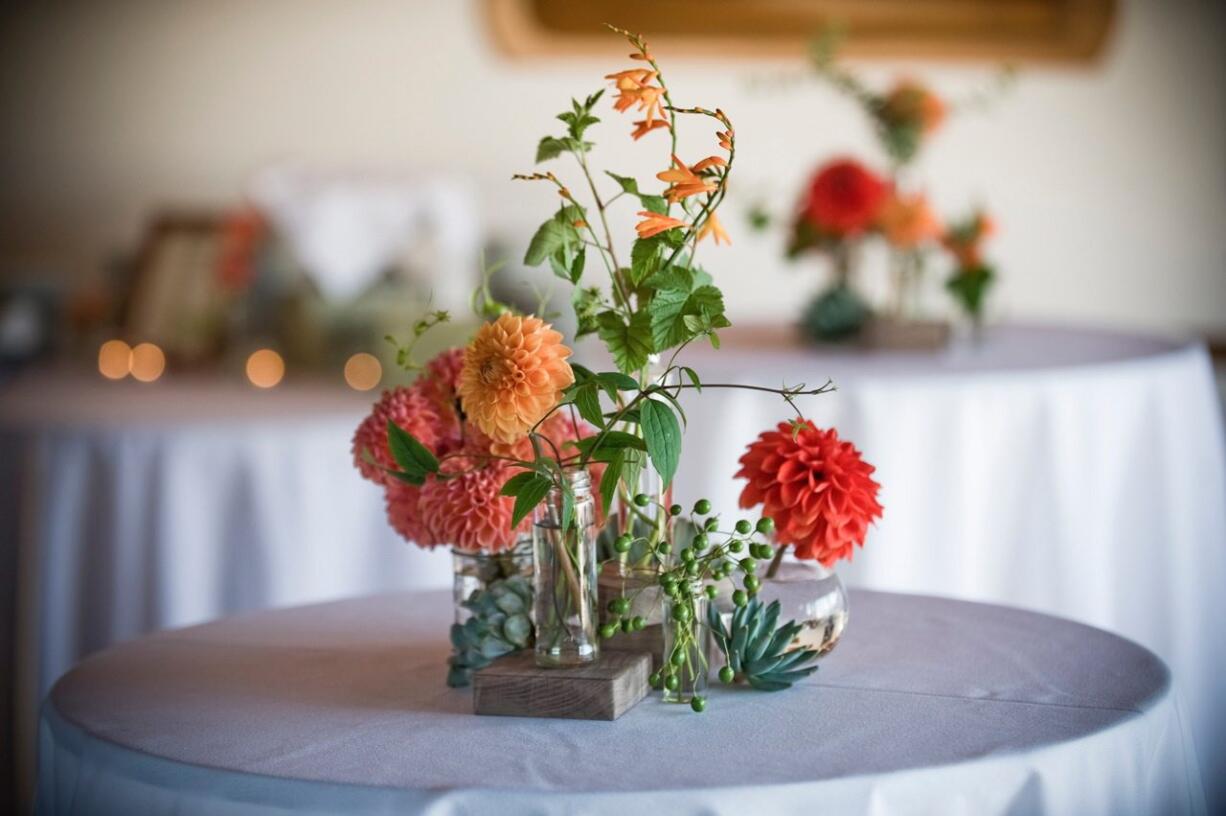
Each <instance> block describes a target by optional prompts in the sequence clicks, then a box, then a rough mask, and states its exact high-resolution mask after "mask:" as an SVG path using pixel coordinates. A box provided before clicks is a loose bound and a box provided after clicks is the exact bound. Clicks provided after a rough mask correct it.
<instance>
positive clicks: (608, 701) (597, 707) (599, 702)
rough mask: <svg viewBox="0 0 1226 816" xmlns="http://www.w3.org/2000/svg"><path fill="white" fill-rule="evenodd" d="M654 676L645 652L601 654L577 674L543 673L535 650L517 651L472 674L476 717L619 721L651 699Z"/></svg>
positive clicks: (574, 671)
mask: <svg viewBox="0 0 1226 816" xmlns="http://www.w3.org/2000/svg"><path fill="white" fill-rule="evenodd" d="M650 673H651V657H650V655H648V654H646V653H645V652H604V651H602V652H601V655H600V659H599V660H598V661H596V662H595V663H593V664H591V665H588V666H581V667H579V668H573V669H542V668H539V667H538V666H537V665H536V663H535V661H534V660H533V655H532V652H531V651H524V652H517V653H515V654H512V655H507V656H506V657H504V658H502V659H500V660H496V661H494V663H493V664H492V665H489V666H486V667H485V668H484V669H481V670H480V671H478V672H477V673H476V674H474V675H473V713H475V714H493V715H497V716H503V717H562V718H566V719H572V720H616V719H617V718H618V717H620V716H621V715H622V714H625V713H626V712H627V711H629V710H630V709H631V708H633V707H634V705H635V704H636V703H637V702H638V701H639V700H641V699H643V698H644V697H645V696H646V695H647V691H648V688H649V686H648V684H647V676H648V675H649V674H650Z"/></svg>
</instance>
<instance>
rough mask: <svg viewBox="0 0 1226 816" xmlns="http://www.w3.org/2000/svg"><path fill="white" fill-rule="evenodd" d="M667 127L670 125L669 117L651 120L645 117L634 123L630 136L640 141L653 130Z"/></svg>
mask: <svg viewBox="0 0 1226 816" xmlns="http://www.w3.org/2000/svg"><path fill="white" fill-rule="evenodd" d="M666 127H668V120H667V119H653V120H651V121H648V120H646V119H643V120H641V121H638V122H635V123H634V130H633V131H632V132H631V133H630V137H631V138H632V139H634V140H635V141H638V140H639V139H641V138H643V137H644V136H646V135H647V134H648V133H651V132H652V131H653V130H656V129H657V128H666Z"/></svg>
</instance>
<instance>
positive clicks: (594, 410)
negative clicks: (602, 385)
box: [575, 383, 604, 427]
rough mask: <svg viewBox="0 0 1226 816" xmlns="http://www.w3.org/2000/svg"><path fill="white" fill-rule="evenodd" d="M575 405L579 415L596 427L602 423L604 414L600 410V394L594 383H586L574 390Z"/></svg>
mask: <svg viewBox="0 0 1226 816" xmlns="http://www.w3.org/2000/svg"><path fill="white" fill-rule="evenodd" d="M575 407H576V408H578V409H579V416H581V417H583V418H584V419H586V420H587V421H588V422H590V423H592V424H593V425H595V426H596V427H601V426H603V425H604V414H602V413H601V411H600V394H599V392H598V391H597V389H596V384H595V383H587V384H585V385H583V386H581V387H580V388H578V389H577V390H576V391H575Z"/></svg>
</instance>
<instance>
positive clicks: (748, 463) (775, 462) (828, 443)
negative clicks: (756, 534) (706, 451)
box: [736, 420, 882, 567]
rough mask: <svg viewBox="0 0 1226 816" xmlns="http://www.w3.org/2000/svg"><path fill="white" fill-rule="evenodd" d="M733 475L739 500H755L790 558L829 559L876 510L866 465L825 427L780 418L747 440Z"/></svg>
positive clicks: (859, 536) (855, 540)
mask: <svg viewBox="0 0 1226 816" xmlns="http://www.w3.org/2000/svg"><path fill="white" fill-rule="evenodd" d="M740 462H741V469H740V470H739V471H737V474H736V475H737V477H738V478H743V479H747V480H748V482H749V483H748V484H746V485H745V488H744V489H743V490H742V491H741V499H740V505H741V507H746V508H748V507H753V506H755V505H759V504H760V505H762V507H763V513H764V514H765V515H767V516H770V517H771V518H772V519H774V521H775V529H776V538H777V539H778V541H779V542H780V543H781V544H791V545H792V546H793V547H794V550H795V553H796V556H797V557H798V558H804V559H813V560H816V561H820V562H821V563H822V564H823V565H825V566H827V567H829V566H831V565H833V564H834V562H835V561H838V560H839V559H840V558H851V556H852V552H853V551H854V549H855V547H856V546H857V545H859V546H863V545H864V536H865V534H866V533H867V532H868V526H869V524H870V523H871V522H872V521H873V520H874V519H877V518H880V517H881V510H882V508H881V505H880V504H879V503H878V502H877V491H878V489H879V488H880V485H878V484H877V482H875V481H873V479H872V473H873V470H874V468H873V466H872V465H870V464H868V463H867V462H865V461H864V459H863V458H862V457H861V455H860V452H859V451H858V450H856V448H855V446H854V445H852V444H851V443H850V442H847V441H844V440H841V439H839V436H838V434H837V433H836V432H835V431H834V429H833V428H830V429H827V430H822V429H820V428H818V427H817V426H815V425H814V424H813V423H812V422H809V421H807V420H806V421H804V422H801V423H800V424H799V425H797V426H796V427H795V428H794V427H793V425H792V424H791V423H788V422H780V423H779V425H778V427H776V428H775V429H774V430H770V431H765V432H763V433H762V434H760V435H759V436H758V438H757V439H756V440H754V441H753V442H752V443H750V445H749V448H748V450H746V452H745V454H744V455H743V456H742V457H741V459H740Z"/></svg>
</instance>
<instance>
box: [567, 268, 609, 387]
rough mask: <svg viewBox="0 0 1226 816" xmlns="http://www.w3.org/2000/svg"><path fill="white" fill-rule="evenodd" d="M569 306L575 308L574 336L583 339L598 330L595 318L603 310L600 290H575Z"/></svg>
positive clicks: (591, 288)
mask: <svg viewBox="0 0 1226 816" xmlns="http://www.w3.org/2000/svg"><path fill="white" fill-rule="evenodd" d="M571 304H572V305H574V307H575V319H576V320H578V322H579V325H578V328H577V329H576V330H575V336H577V337H583V336H584V335H588V334H593V333H594V332H596V331H597V330H598V329H599V324H598V323H597V322H596V317H597V315H599V314H600V312H601V310H602V309H603V308H604V297H603V296H602V295H601V294H600V290H599V289H597V288H595V287H589V288H587V289H581V288H576V289H575V292H574V294H573V295H571ZM571 367H572V368H574V366H571Z"/></svg>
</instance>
